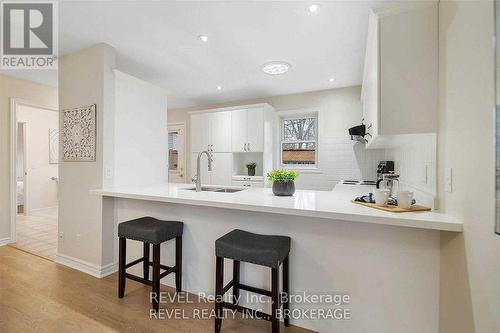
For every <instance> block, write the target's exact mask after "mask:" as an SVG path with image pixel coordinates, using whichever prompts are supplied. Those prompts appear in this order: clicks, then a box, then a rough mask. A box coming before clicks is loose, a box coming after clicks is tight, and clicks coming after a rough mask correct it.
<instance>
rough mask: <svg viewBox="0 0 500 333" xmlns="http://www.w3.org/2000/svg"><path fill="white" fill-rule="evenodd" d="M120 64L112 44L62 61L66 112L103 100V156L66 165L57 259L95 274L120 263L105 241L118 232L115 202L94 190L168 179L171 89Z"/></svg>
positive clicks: (100, 147)
mask: <svg viewBox="0 0 500 333" xmlns="http://www.w3.org/2000/svg"><path fill="white" fill-rule="evenodd" d="M114 67H115V50H114V49H113V48H112V47H110V46H109V45H106V44H98V45H95V46H93V47H90V48H87V49H84V50H81V51H79V52H76V53H73V54H69V55H66V56H64V57H62V58H61V59H60V60H59V104H60V106H61V110H64V109H66V108H75V107H78V106H84V105H90V104H94V103H96V104H97V141H96V142H97V155H96V161H95V162H61V164H60V205H59V207H60V208H59V231H60V232H63V233H64V239H63V240H61V239H59V247H58V259H57V261H58V262H60V263H64V264H67V265H70V266H73V267H75V268H79V269H83V270H86V271H87V272H91V273H92V274H94V275H100V274H103V273H105V271H106V270H108V271H112V270H113V265H115V264H116V262H115V259H116V253H115V249H114V247H113V243H112V242H102V239H112V238H113V237H115V235H116V229H115V225H114V224H113V223H112V222H111V221H113V219H114V217H113V209H112V202H111V201H109V200H102V199H101V198H100V197H98V196H96V195H92V194H90V190H94V189H100V188H103V187H107V186H111V185H115V186H120V185H133V184H147V183H157V182H165V181H166V180H167V177H168V176H167V175H168V174H167V171H168V145H167V121H166V113H165V109H166V107H167V101H166V97H165V94H164V92H163V91H162V90H160V89H159V88H157V87H154V86H152V85H150V84H148V83H146V82H144V81H141V80H139V79H136V78H134V77H132V76H129V75H127V74H124V73H121V72H119V71H116V70H114ZM60 121H62V119H60ZM61 151H62V149H61ZM109 170H111V173H109V172H108V171H109ZM82 267H83V268H82Z"/></svg>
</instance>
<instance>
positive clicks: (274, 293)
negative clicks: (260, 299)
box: [271, 268, 280, 333]
mask: <svg viewBox="0 0 500 333" xmlns="http://www.w3.org/2000/svg"><path fill="white" fill-rule="evenodd" d="M278 279H279V269H277V268H272V269H271V297H272V301H273V304H272V313H271V324H272V328H273V329H272V333H279V331H280V321H279V319H278V316H277V312H278V310H279V308H280V305H279V304H280V299H279V281H278Z"/></svg>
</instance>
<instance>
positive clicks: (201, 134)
mask: <svg viewBox="0 0 500 333" xmlns="http://www.w3.org/2000/svg"><path fill="white" fill-rule="evenodd" d="M230 131H231V112H230V111H224V112H213V113H200V114H196V115H191V152H193V153H194V152H200V151H203V150H207V151H211V152H220V153H229V152H231V137H230V135H229V133H231V132H230Z"/></svg>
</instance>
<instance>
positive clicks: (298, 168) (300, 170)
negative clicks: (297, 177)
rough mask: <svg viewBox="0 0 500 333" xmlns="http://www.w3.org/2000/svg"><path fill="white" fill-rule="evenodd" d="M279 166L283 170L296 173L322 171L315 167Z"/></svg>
mask: <svg viewBox="0 0 500 333" xmlns="http://www.w3.org/2000/svg"><path fill="white" fill-rule="evenodd" d="M281 168H282V169H283V170H290V171H297V173H323V171H321V170H320V169H318V168H316V167H311V168H301V167H290V166H284V165H282V166H281Z"/></svg>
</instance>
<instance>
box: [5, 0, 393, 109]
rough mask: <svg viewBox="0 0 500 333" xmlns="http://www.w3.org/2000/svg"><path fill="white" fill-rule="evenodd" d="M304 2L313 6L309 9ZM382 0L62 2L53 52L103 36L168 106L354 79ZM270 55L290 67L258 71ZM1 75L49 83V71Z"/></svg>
mask: <svg viewBox="0 0 500 333" xmlns="http://www.w3.org/2000/svg"><path fill="white" fill-rule="evenodd" d="M312 3H319V4H320V5H321V7H320V11H319V12H318V13H317V14H315V15H311V14H310V13H309V11H308V6H309V5H311V4H312ZM384 3H387V1H375V0H373V1H329V2H325V1H323V2H311V1H307V2H302V1H300V2H299V1H288V2H284V1H273V2H263V1H258V2H255V1H254V2H251V1H244V2H242V1H233V2H228V1H204V2H181V1H173V2H170V1H168V2H166V1H64V2H62V3H60V7H59V17H60V21H59V24H60V29H59V31H60V33H59V48H60V51H59V55H60V56H61V55H64V54H67V53H71V52H75V51H78V50H80V49H82V48H85V47H88V46H91V45H93V44H96V43H100V42H105V43H108V44H110V45H112V46H113V47H115V48H116V50H117V68H119V69H120V70H123V71H125V72H128V73H130V74H132V75H135V76H138V77H140V78H142V79H144V80H146V81H149V82H151V83H154V84H156V85H158V86H160V87H163V88H165V90H166V91H167V94H168V103H169V108H178V107H187V106H193V105H203V104H211V103H220V102H225V101H231V100H240V99H250V98H257V97H266V96H275V95H283V94H290V93H297V92H305V91H314V90H322V89H330V88H336V87H346V86H353V85H359V84H360V83H361V78H362V71H363V63H364V52H365V43H366V33H367V25H368V10H369V9H370V8H372V7H379V6H381V5H383V4H384ZM201 34H203V35H207V36H208V37H209V41H208V42H207V43H203V42H201V41H200V40H199V39H198V36H199V35H201ZM273 60H282V61H286V62H288V63H289V64H291V65H292V68H291V70H290V71H289V72H288V73H286V74H284V75H279V76H270V75H267V74H264V73H263V72H262V71H261V66H262V64H264V63H265V62H268V61H273ZM6 73H7V74H9V73H8V72H6ZM10 74H14V75H16V76H20V77H23V78H26V79H30V80H34V81H39V82H45V83H49V84H52V85H56V84H57V73H55V71H18V72H16V73H12V72H11V73H10ZM330 77H335V79H336V81H335V82H333V83H331V82H329V80H328V79H329V78H330ZM218 85H220V86H222V87H223V89H222V90H221V91H218V90H217V89H216V87H217V86H218Z"/></svg>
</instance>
